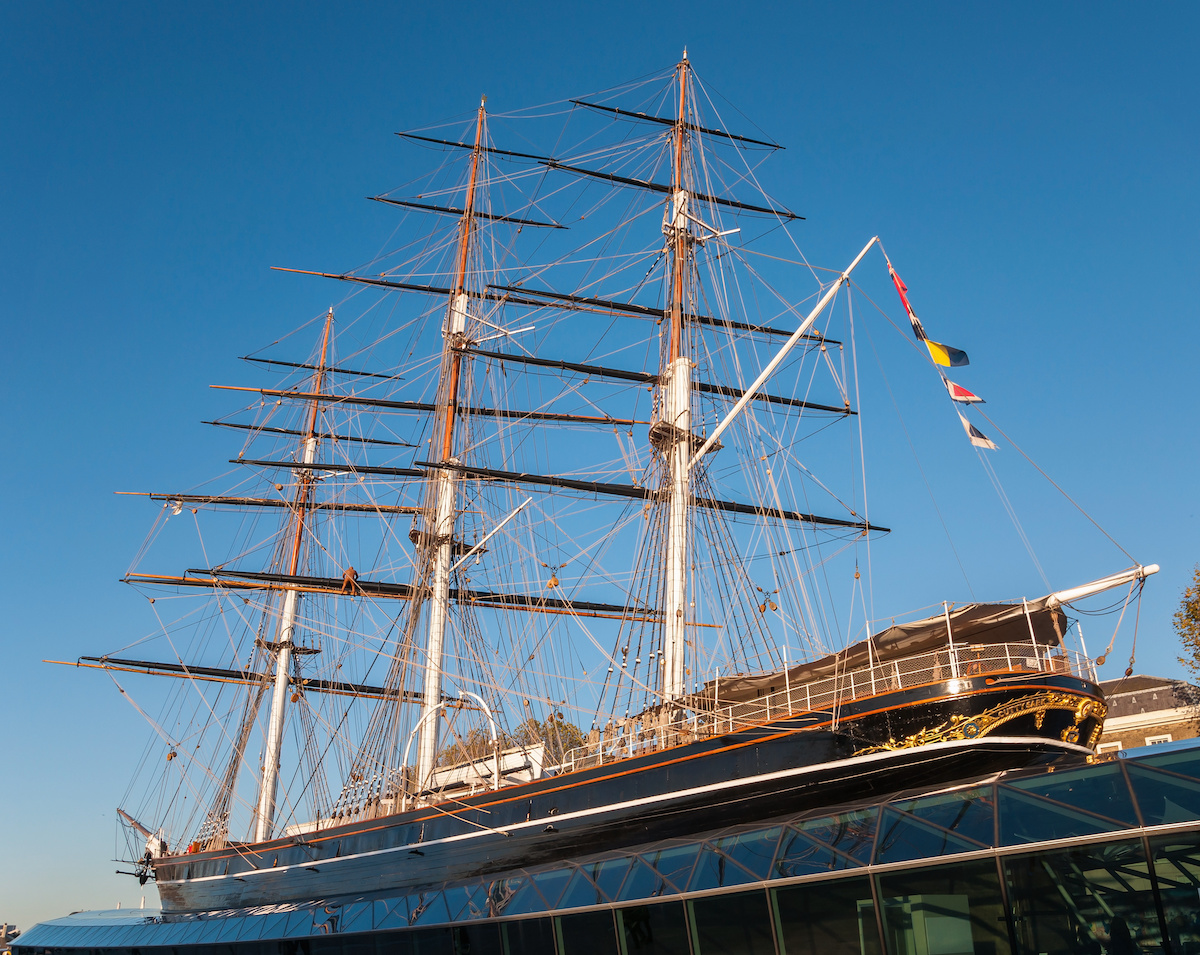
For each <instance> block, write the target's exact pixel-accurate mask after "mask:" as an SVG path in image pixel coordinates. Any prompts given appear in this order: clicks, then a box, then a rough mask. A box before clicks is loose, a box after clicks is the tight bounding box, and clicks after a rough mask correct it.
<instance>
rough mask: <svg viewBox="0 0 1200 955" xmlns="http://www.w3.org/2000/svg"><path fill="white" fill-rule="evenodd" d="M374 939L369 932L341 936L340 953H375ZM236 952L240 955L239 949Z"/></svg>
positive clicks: (348, 954) (350, 954) (345, 954)
mask: <svg viewBox="0 0 1200 955" xmlns="http://www.w3.org/2000/svg"><path fill="white" fill-rule="evenodd" d="M375 939H376V936H375V935H371V934H369V933H364V934H355V935H346V936H343V938H342V955H375ZM238 952H239V955H241V949H239V950H238Z"/></svg>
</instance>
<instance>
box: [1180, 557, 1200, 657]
mask: <svg viewBox="0 0 1200 955" xmlns="http://www.w3.org/2000/svg"><path fill="white" fill-rule="evenodd" d="M1174 622H1175V632H1176V633H1177V634H1179V642H1180V643H1182V644H1183V654H1184V655H1183V656H1181V657H1180V658H1179V662H1180V663H1182V664H1183V665H1184V666H1185V667H1186V668H1187V669H1188V670H1191V671H1192V673H1193V674H1195V675H1196V676H1200V565H1198V566H1197V567H1196V570H1195V572H1194V573H1193V575H1192V585H1191V586H1190V587H1188V588H1187V589H1185V590H1184V592H1183V598H1182V599H1181V600H1180V601H1179V610H1178V611H1176V613H1175V617H1174Z"/></svg>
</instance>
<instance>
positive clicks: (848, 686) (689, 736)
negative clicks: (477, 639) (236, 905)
mask: <svg viewBox="0 0 1200 955" xmlns="http://www.w3.org/2000/svg"><path fill="white" fill-rule="evenodd" d="M1011 673H1062V674H1070V675H1073V676H1077V677H1082V678H1083V679H1087V680H1092V681H1095V679H1096V671H1095V668H1094V666H1093V665H1092V661H1091V660H1089V659H1088V658H1087V657H1085V656H1083V655H1082V654H1080V653H1077V652H1075V651H1073V650H1067V649H1065V648H1056V649H1049V648H1047V647H1035V646H1034V644H1033V643H1032V642H1025V643H993V644H985V645H982V646H969V645H962V646H954V647H952V648H951V647H943V648H942V649H939V650H937V651H934V652H931V653H922V654H917V655H914V656H911V657H904V658H903V659H899V660H889V661H888V662H887V663H879V664H876V665H875V666H871V667H865V668H863V669H860V670H851V671H849V672H846V673H839V674H837V675H836V676H830V677H826V678H824V679H820V680H813V681H811V682H808V683H796V684H789V683H788V681H787V680H786V679H785V677H784V675H783V674H782V673H781V674H780V675H779V679H780V680H782V681H783V683H784V685H783V686H782V687H779V688H778V689H776V691H775V692H774V693H770V694H767V695H765V696H761V697H759V698H757V699H754V700H749V701H743V702H730V703H724V704H723V703H722V702H721V686H720V681H719V680H718V681H717V684H716V698H715V700H713V701H711V703H712V705H710V706H709V707H708V708H704V709H689V708H685V707H683V706H678V707H671V706H664V707H660V708H659V709H658V710H657V712H654V713H644V714H642V715H640V716H637V717H631V718H629V719H624V720H615V721H613V722H612V723H610V724H609V725H608V726H606V727H605V728H604V729H603V730H592V731H591V733H589V734H588V740H587V742H586V743H585V744H584V745H583V746H578V747H575V748H574V749H571V750H569V751H568V752H567V754H566V756H565V758H564V759H563V760H562V762H561V763H559V764H558V765H556V766H546V767H545V770H544V772H546V773H548V774H559V773H568V772H572V771H574V770H577V769H587V768H589V767H592V766H600V765H603V764H605V763H613V762H616V761H618V760H621V759H628V758H629V757H631V756H644V755H647V754H649V753H654V752H657V751H659V750H663V749H668V748H669V747H672V746H678V745H679V744H681V743H689V742H692V741H694V740H697V739H704V738H706V737H712V736H720V735H722V734H724V733H733V732H736V731H737V730H739V729H746V728H749V727H752V726H756V725H759V724H762V723H767V722H770V721H772V720H779V719H785V718H787V717H791V716H803V715H805V714H809V713H818V714H819V713H821V712H830V713H831V714H832V713H833V711H834V710H835V709H836V708H837V707H839V706H844V705H845V704H847V703H852V702H854V701H855V700H860V699H865V698H868V697H872V696H878V695H880V694H882V693H891V692H894V691H896V690H903V689H909V688H911V687H918V686H925V685H928V684H931V683H941V682H943V681H946V680H953V679H966V678H970V677H975V676H982V675H985V674H988V675H991V674H1011ZM492 759H493V757H490V756H489V757H485V758H484V759H482V760H480V765H481V766H484V765H486V771H482V770H481V771H480V772H479V773H478V774H477V776H478V779H475V780H472V781H470V782H468V781H467V779H468V774H466V773H464V774H463V781H464V783H466V785H465V787H464V788H461V789H456V790H455V792H456V793H458V794H463V793H466V794H470V793H474V792H477V791H482V790H484V789H490V788H492V786H493V782H492V781H491V778H490V775H489V774H490V773H491V771H492V766H493V763H492V762H491V760H492ZM523 781H526V779H525V778H522V779H520V780H517V779H504V780H502V782H501V786H508V785H514V784H515V783H517V782H523ZM411 783H412V779H411V776H410V774H409V773H406V772H405V771H404V770H394V771H393V772H392V773H391V774H390V775H389V777H388V779H387V780H386V781H384V780H383V779H382V778H373V779H369V780H364V781H363V782H362V783H360V787H361V795H360V800H359V801H358V805H357V806H355V807H354V808H352V809H347V810H343V811H342V812H340V813H339V814H338V817H337V818H336V819H327V820H321V822H320V823H314V824H310V825H305V826H296V827H292V829H293V830H294V831H295V832H301V831H304V832H307V831H312V830H313V829H317V828H325V827H327V826H329V825H338V824H344V823H348V822H354V821H359V820H362V819H369V818H374V817H376V816H388V815H391V814H393V813H395V812H399V811H400V810H401V809H403V808H405V807H412V806H416V805H424V804H427V803H431V802H434V803H435V802H439V801H440V799H441V797H442V795H443V794H442V793H433V792H430V791H428V790H425V791H422V792H419V793H414V792H412V791H411V789H410V784H411ZM406 790H408V792H407V795H406ZM382 793H386V797H383V796H381V795H378V794H382ZM347 801H348V802H350V803H351V805H353V804H354V800H347ZM289 834H291V833H289ZM217 842H223V840H213V842H212V844H210V845H206V846H205V847H206V848H216V847H217V846H216V843H217Z"/></svg>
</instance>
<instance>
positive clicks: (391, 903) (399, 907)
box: [375, 898, 408, 928]
mask: <svg viewBox="0 0 1200 955" xmlns="http://www.w3.org/2000/svg"><path fill="white" fill-rule="evenodd" d="M407 924H408V899H406V898H399V899H379V900H378V901H376V902H375V927H376V928H399V927H400V926H402V925H407Z"/></svg>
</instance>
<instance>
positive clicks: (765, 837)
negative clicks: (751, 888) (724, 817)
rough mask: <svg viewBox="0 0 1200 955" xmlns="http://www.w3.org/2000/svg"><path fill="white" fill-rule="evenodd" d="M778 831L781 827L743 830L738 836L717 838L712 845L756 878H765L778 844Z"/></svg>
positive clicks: (780, 830)
mask: <svg viewBox="0 0 1200 955" xmlns="http://www.w3.org/2000/svg"><path fill="white" fill-rule="evenodd" d="M780 832H782V829H781V828H780V827H778V826H776V827H775V828H774V829H766V830H759V831H758V832H743V833H742V834H741V835H738V836H725V837H724V838H722V839H718V840H717V841H716V842H715V843H714V845H715V846H716V847H717V848H718V849H720V850H721V852H722V853H723V854H724V855H727V856H729V858H730V859H732V860H733V861H734V862H736V863H737V864H738V865H741V866H744V867H745V868H746V869H748V870H749V871H750V872H752V873H753V874H754V877H755V878H756V879H765V878H766V877H767V872H768V871H769V870H770V868H771V860H772V859H773V858H774V856H775V848H776V847H777V846H778V845H779V834H780Z"/></svg>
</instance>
